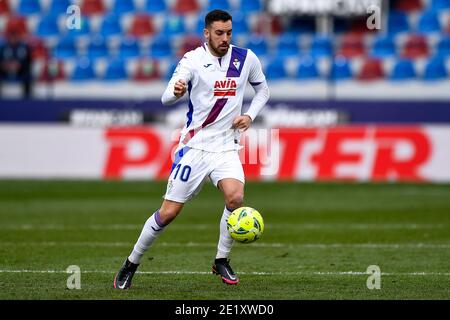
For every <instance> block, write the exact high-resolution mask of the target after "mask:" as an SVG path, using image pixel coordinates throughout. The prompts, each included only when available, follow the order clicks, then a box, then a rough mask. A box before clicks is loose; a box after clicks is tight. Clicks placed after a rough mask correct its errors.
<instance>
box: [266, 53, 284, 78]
mask: <svg viewBox="0 0 450 320" xmlns="http://www.w3.org/2000/svg"><path fill="white" fill-rule="evenodd" d="M265 74H266V77H267V79H269V80H280V79H284V78H286V77H287V73H286V68H285V66H284V60H283V59H281V58H275V59H273V60H271V61H270V62H269V63H268V64H267V67H266V72H265Z"/></svg>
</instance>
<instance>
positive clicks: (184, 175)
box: [173, 163, 191, 182]
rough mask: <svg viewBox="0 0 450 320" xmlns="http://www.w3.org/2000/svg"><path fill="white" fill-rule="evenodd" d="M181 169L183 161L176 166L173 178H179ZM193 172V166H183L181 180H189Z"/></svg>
mask: <svg viewBox="0 0 450 320" xmlns="http://www.w3.org/2000/svg"><path fill="white" fill-rule="evenodd" d="M180 169H181V163H179V164H178V165H177V166H176V167H175V175H174V176H173V180H176V179H177V176H178V173H179V172H180ZM190 174H191V167H190V166H183V169H181V173H180V180H181V181H183V182H187V181H188V180H189V175H190Z"/></svg>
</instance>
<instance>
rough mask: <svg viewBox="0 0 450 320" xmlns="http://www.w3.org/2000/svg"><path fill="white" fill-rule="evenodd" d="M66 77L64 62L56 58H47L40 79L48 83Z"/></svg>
mask: <svg viewBox="0 0 450 320" xmlns="http://www.w3.org/2000/svg"><path fill="white" fill-rule="evenodd" d="M65 79H66V75H65V72H64V62H63V61H62V60H56V59H51V60H46V61H45V63H44V65H43V67H42V70H41V73H40V75H39V77H38V81H40V82H47V83H49V82H54V81H61V80H65Z"/></svg>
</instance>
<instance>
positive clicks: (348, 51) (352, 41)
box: [338, 33, 366, 58]
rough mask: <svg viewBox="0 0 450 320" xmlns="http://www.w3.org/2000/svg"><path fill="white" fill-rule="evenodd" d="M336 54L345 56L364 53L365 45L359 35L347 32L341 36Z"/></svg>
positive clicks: (357, 55) (356, 55)
mask: <svg viewBox="0 0 450 320" xmlns="http://www.w3.org/2000/svg"><path fill="white" fill-rule="evenodd" d="M338 54H339V55H341V56H344V57H346V58H354V57H359V56H364V55H366V47H365V45H364V42H363V38H362V36H361V35H358V34H354V33H348V34H345V35H344V36H343V37H342V40H341V46H340V49H339V51H338Z"/></svg>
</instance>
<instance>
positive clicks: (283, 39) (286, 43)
mask: <svg viewBox="0 0 450 320" xmlns="http://www.w3.org/2000/svg"><path fill="white" fill-rule="evenodd" d="M276 50H277V52H276V55H277V56H278V57H280V58H284V57H292V56H296V55H298V54H299V53H300V48H299V46H298V41H297V37H296V36H295V35H293V34H290V33H284V34H282V35H281V36H279V37H278V43H277V49H276Z"/></svg>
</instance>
